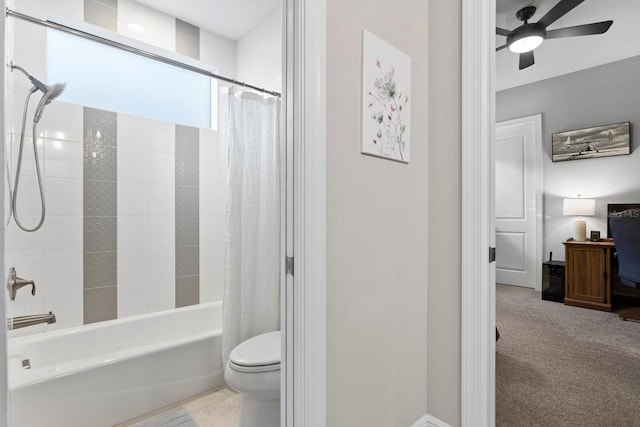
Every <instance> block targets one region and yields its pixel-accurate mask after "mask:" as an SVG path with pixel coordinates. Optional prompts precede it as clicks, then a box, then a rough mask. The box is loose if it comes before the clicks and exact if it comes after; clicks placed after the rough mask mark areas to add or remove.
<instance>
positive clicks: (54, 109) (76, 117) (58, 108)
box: [38, 82, 83, 142]
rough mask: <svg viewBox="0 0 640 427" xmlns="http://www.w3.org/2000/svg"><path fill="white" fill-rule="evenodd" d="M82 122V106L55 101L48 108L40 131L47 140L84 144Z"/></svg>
mask: <svg viewBox="0 0 640 427" xmlns="http://www.w3.org/2000/svg"><path fill="white" fill-rule="evenodd" d="M50 83H52V84H53V83H56V82H50ZM82 120H83V107H82V105H78V104H70V103H68V102H61V101H55V102H52V103H51V104H49V105H48V106H47V108H46V110H45V112H44V114H43V115H42V119H41V120H40V125H39V126H38V130H39V131H40V132H44V135H45V137H47V138H51V139H62V140H68V141H76V142H82V141H83V135H82V127H83V121H82Z"/></svg>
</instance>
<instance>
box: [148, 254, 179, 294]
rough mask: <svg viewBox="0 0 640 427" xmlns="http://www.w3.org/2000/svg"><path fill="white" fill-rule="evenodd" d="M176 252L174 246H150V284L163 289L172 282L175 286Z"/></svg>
mask: <svg viewBox="0 0 640 427" xmlns="http://www.w3.org/2000/svg"><path fill="white" fill-rule="evenodd" d="M175 278H176V252H175V248H174V247H168V248H149V284H150V285H149V286H150V288H151V289H156V288H158V289H161V288H162V286H163V284H164V285H167V282H170V283H171V285H170V286H173V287H175Z"/></svg>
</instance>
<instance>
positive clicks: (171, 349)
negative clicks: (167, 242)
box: [8, 302, 224, 427]
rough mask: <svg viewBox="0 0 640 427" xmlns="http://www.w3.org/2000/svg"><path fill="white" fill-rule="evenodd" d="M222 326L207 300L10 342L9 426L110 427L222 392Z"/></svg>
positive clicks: (216, 308)
mask: <svg viewBox="0 0 640 427" xmlns="http://www.w3.org/2000/svg"><path fill="white" fill-rule="evenodd" d="M221 323H222V303H221V302H213V303H207V304H200V305H196V306H190V307H183V308H179V309H175V310H168V311H164V312H159V313H152V314H147V315H142V316H134V317H129V318H124V319H118V320H110V321H106V322H101V323H96V324H91V325H85V326H81V327H77V328H69V329H64V330H59V331H52V332H45V333H42V334H36V335H31V336H24V337H18V338H11V339H10V340H9V341H8V365H9V373H8V374H9V375H8V377H9V378H8V380H9V405H10V406H9V407H10V420H11V422H10V425H11V427H33V426H44V425H47V426H64V427H73V426H78V427H87V426H92V427H94V426H95V427H99V426H112V425H114V424H117V423H119V422H122V421H126V420H128V419H131V418H134V417H137V416H139V415H142V414H145V413H147V412H150V411H153V410H155V409H158V408H161V407H163V406H166V405H169V404H172V403H175V402H177V401H179V400H181V399H184V398H186V397H189V396H192V395H194V394H197V393H200V392H202V391H205V390H207V389H210V388H213V387H216V386H220V385H222V384H224V376H223V372H224V370H223V366H222V357H221V344H222V343H221V341H222V339H221V338H222V337H221V332H222V329H221ZM27 360H28V362H26V361H27ZM23 361H25V362H23ZM23 364H25V365H27V364H28V365H29V366H30V368H29V369H27V368H25V367H23Z"/></svg>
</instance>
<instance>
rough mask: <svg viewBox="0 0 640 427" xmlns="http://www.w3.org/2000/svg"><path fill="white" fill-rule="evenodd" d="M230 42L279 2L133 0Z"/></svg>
mask: <svg viewBox="0 0 640 427" xmlns="http://www.w3.org/2000/svg"><path fill="white" fill-rule="evenodd" d="M136 1H137V2H138V3H141V4H144V5H146V6H148V7H150V8H152V9H156V10H159V11H161V12H164V13H166V14H169V15H172V16H175V17H176V18H179V19H181V20H183V21H186V22H188V23H190V24H193V25H195V26H198V27H200V28H204V29H206V30H208V31H210V32H212V33H215V34H218V35H221V36H223V37H225V38H228V39H231V40H238V39H240V38H241V37H242V36H243V35H245V34H246V33H247V32H248V31H249V30H250V29H252V28H253V27H255V26H256V25H257V24H258V23H259V22H261V21H262V20H263V19H264V18H265V17H266V16H268V15H269V14H271V13H272V12H274V11H275V10H276V9H278V8H279V7H280V2H281V0H181V1H175V0H136Z"/></svg>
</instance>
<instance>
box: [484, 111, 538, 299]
mask: <svg viewBox="0 0 640 427" xmlns="http://www.w3.org/2000/svg"><path fill="white" fill-rule="evenodd" d="M540 126H541V116H540V115H537V116H531V117H525V118H523V119H515V120H508V121H504V122H499V123H497V124H496V144H495V149H496V154H495V159H496V162H495V177H496V178H495V179H496V192H495V194H496V199H495V216H496V281H497V282H498V283H504V284H508V285H516V286H523V287H528V288H536V287H537V288H538V289H539V288H540V283H539V282H540V280H541V279H540V274H541V273H540V271H538V270H540V269H541V268H542V267H541V265H540V259H541V255H542V250H541V248H540V247H539V246H541V243H540V242H541V230H540V229H539V228H541V221H540V217H539V215H540V208H541V207H540V204H541V202H540V194H541V189H540V187H541V180H540V175H541V171H540V169H541V166H540V163H541V162H540V161H539V157H540V153H541V140H540V138H541V136H540Z"/></svg>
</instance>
